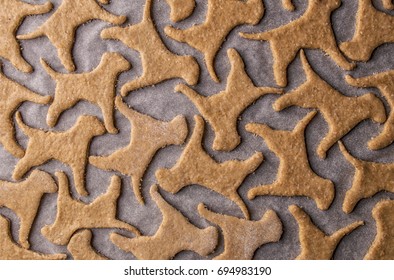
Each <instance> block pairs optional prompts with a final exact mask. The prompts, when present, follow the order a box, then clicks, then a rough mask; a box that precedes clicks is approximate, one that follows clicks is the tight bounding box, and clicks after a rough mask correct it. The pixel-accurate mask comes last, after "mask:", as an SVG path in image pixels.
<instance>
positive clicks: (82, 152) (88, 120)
mask: <svg viewBox="0 0 394 280" xmlns="http://www.w3.org/2000/svg"><path fill="white" fill-rule="evenodd" d="M16 122H17V123H18V125H19V128H20V129H21V130H22V131H23V133H24V134H26V135H27V136H28V137H29V142H28V145H27V149H26V153H25V155H24V156H23V158H22V159H21V160H20V161H19V162H18V163H17V164H16V166H15V169H14V173H13V174H12V177H13V179H14V180H19V179H21V178H22V177H23V175H25V174H26V172H27V171H29V170H30V169H31V168H32V167H33V166H38V165H41V164H44V163H45V162H47V161H49V160H51V159H55V160H58V161H60V162H62V163H64V164H67V165H69V166H70V167H71V169H72V171H73V174H74V184H75V188H76V189H77V191H78V193H79V194H80V195H84V196H86V195H88V192H87V191H86V189H85V167H86V163H87V154H88V151H89V148H88V147H89V143H90V141H91V140H92V138H93V137H95V136H99V135H102V134H104V133H105V128H104V125H103V124H102V123H101V122H100V121H99V120H98V119H97V118H96V117H93V116H80V117H79V118H78V119H77V122H76V124H75V125H74V126H73V127H72V128H70V129H69V130H67V131H62V132H54V131H44V130H41V129H37V128H31V127H29V126H27V125H26V124H25V123H23V120H22V116H21V114H20V112H17V113H16Z"/></svg>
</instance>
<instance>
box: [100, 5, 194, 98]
mask: <svg viewBox="0 0 394 280" xmlns="http://www.w3.org/2000/svg"><path fill="white" fill-rule="evenodd" d="M151 6H152V0H146V4H145V10H144V15H143V19H142V21H141V22H140V23H138V24H136V25H130V26H126V27H112V28H108V29H104V30H103V31H102V32H101V38H103V39H115V40H120V41H121V42H123V43H124V44H125V45H126V46H128V47H129V48H131V49H135V50H137V51H138V52H139V53H140V56H141V61H142V69H143V70H142V76H140V77H138V78H136V79H134V80H132V81H130V82H127V83H125V84H124V85H123V87H122V89H121V94H122V96H126V95H127V94H128V93H129V92H130V91H133V90H136V89H139V88H143V87H147V86H151V85H155V84H158V83H161V82H163V81H166V80H169V79H175V78H182V79H183V80H185V81H186V83H188V84H190V85H195V84H196V83H197V81H198V78H199V75H200V67H199V66H198V63H197V61H196V59H195V58H194V57H192V56H180V55H176V54H174V53H172V52H171V51H169V50H168V48H167V47H166V46H165V45H164V43H163V41H162V40H161V38H160V36H159V34H158V32H157V30H156V27H155V25H154V22H153V20H152V17H151Z"/></svg>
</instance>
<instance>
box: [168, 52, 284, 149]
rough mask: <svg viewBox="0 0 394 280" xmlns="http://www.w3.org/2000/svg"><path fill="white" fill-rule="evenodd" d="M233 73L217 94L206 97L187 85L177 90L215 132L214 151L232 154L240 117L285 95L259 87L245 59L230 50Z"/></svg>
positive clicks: (238, 137)
mask: <svg viewBox="0 0 394 280" xmlns="http://www.w3.org/2000/svg"><path fill="white" fill-rule="evenodd" d="M227 54H228V57H229V59H230V63H231V71H230V74H229V76H228V79H227V87H226V89H225V90H224V91H221V92H219V93H218V94H214V95H211V96H209V97H205V96H203V95H201V94H199V93H198V92H196V91H194V90H193V89H191V88H190V87H188V86H186V85H178V86H177V87H176V88H175V90H176V91H180V92H181V93H183V94H185V95H186V96H187V97H189V99H190V100H191V101H192V102H193V104H194V105H195V106H196V107H197V109H198V110H199V112H200V113H201V114H202V116H203V117H204V119H206V120H207V121H208V122H209V124H210V125H211V126H212V128H213V130H214V131H215V139H214V141H213V146H212V147H213V149H214V150H218V151H231V150H233V149H235V148H236V147H237V146H238V145H239V143H240V142H241V137H240V136H239V134H238V131H237V120H238V118H239V116H240V114H241V113H242V112H243V111H244V110H245V109H246V108H247V107H249V106H250V105H251V104H252V103H253V102H255V101H256V100H257V99H258V98H260V97H262V96H264V95H266V94H270V93H282V91H281V90H279V89H275V88H268V87H256V86H255V85H254V84H253V82H252V80H251V79H250V78H249V76H248V74H247V73H246V71H245V65H244V62H243V60H242V57H241V56H240V55H239V53H238V52H237V51H236V50H235V49H229V50H228V51H227Z"/></svg>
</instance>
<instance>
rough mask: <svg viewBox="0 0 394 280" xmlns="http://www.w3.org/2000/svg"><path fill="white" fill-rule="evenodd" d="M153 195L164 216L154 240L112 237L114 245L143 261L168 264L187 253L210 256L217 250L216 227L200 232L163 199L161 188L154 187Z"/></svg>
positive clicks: (146, 237) (152, 188)
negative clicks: (157, 261)
mask: <svg viewBox="0 0 394 280" xmlns="http://www.w3.org/2000/svg"><path fill="white" fill-rule="evenodd" d="M150 194H151V196H152V199H153V200H154V201H155V202H156V204H157V206H158V207H159V209H160V211H161V213H162V216H163V221H162V223H161V225H160V227H159V229H158V231H157V232H156V234H155V235H154V236H139V237H135V238H131V239H130V238H127V237H124V236H122V235H119V234H117V233H112V234H111V241H112V242H113V243H114V244H115V245H116V246H118V247H119V248H120V249H122V250H124V251H126V252H130V253H132V254H133V255H134V256H135V257H136V258H137V259H143V260H167V259H171V258H173V257H174V256H175V255H176V254H178V253H179V252H181V251H184V250H190V251H194V252H196V253H198V254H199V255H201V256H207V255H208V254H210V253H211V252H212V251H213V250H214V249H215V247H216V245H217V242H218V231H217V229H216V228H215V227H212V226H210V227H207V228H204V229H200V228H198V227H196V226H194V225H192V224H191V223H190V222H189V221H188V220H187V218H186V217H185V216H183V215H182V213H181V212H179V211H178V210H177V209H175V208H174V207H172V206H171V205H170V204H168V202H167V201H165V200H164V199H163V197H162V196H161V195H160V193H159V192H158V187H157V185H154V186H152V187H151V190H150Z"/></svg>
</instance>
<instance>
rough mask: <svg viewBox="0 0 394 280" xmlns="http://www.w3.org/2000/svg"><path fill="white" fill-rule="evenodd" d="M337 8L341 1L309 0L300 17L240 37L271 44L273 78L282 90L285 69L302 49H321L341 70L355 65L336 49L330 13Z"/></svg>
mask: <svg viewBox="0 0 394 280" xmlns="http://www.w3.org/2000/svg"><path fill="white" fill-rule="evenodd" d="M340 5H341V1H340V0H321V1H316V0H309V1H308V8H307V10H306V11H305V13H304V14H303V15H302V16H301V17H300V18H298V19H296V20H294V21H292V22H290V23H288V24H286V25H283V26H280V27H278V28H276V29H273V30H270V31H267V32H262V33H256V34H247V33H240V35H241V36H242V37H244V38H247V39H252V40H261V41H269V42H270V45H271V49H272V55H273V57H274V76H275V80H276V83H277V84H278V85H279V86H281V87H285V86H286V85H287V67H288V66H289V64H290V63H291V62H292V61H293V60H294V58H295V57H296V55H297V53H298V51H299V50H301V49H303V48H308V49H320V50H322V51H324V52H325V53H326V54H327V55H329V56H330V57H331V58H332V59H333V60H334V61H335V62H336V63H337V64H338V65H339V66H340V67H341V68H343V69H345V70H351V69H353V68H354V66H355V64H352V63H349V62H348V61H347V60H346V58H345V57H344V56H343V55H342V53H341V52H340V50H339V49H338V46H337V42H336V39H335V35H334V31H333V30H332V25H331V13H332V12H333V11H334V10H336V9H337V8H338V7H339V6H340Z"/></svg>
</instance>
